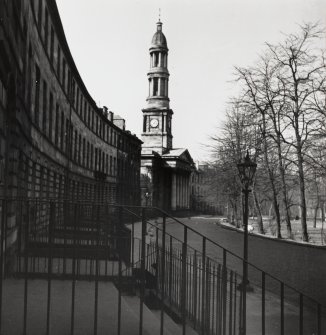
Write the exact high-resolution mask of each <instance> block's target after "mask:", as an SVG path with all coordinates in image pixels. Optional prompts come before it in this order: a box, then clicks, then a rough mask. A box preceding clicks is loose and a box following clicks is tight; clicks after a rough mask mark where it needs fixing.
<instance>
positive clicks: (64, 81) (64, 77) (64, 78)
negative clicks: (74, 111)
mask: <svg viewBox="0 0 326 335" xmlns="http://www.w3.org/2000/svg"><path fill="white" fill-rule="evenodd" d="M62 86H63V89H64V90H65V89H66V61H65V60H64V59H62Z"/></svg>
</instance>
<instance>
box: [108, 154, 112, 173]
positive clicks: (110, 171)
mask: <svg viewBox="0 0 326 335" xmlns="http://www.w3.org/2000/svg"><path fill="white" fill-rule="evenodd" d="M109 173H110V175H112V156H110V170H109Z"/></svg>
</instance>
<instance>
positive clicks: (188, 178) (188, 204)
mask: <svg viewBox="0 0 326 335" xmlns="http://www.w3.org/2000/svg"><path fill="white" fill-rule="evenodd" d="M190 176H191V175H190V174H189V175H188V176H187V184H186V188H187V209H190V193H189V190H190V187H189V183H190Z"/></svg>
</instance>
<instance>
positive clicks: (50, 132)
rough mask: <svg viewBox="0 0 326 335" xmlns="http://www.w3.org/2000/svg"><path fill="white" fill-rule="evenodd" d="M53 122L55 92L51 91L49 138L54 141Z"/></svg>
mask: <svg viewBox="0 0 326 335" xmlns="http://www.w3.org/2000/svg"><path fill="white" fill-rule="evenodd" d="M52 122H53V94H52V92H51V93H50V106H49V138H50V141H51V142H52V133H53V131H52Z"/></svg>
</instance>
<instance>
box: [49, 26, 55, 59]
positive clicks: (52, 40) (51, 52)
mask: <svg viewBox="0 0 326 335" xmlns="http://www.w3.org/2000/svg"><path fill="white" fill-rule="evenodd" d="M53 56H54V30H53V27H52V26H51V41H50V61H51V64H52V65H53Z"/></svg>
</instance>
